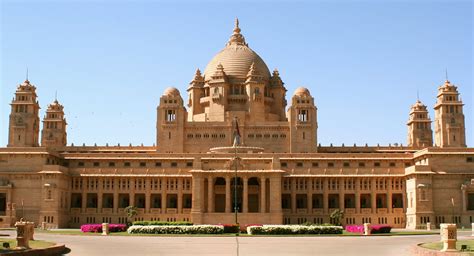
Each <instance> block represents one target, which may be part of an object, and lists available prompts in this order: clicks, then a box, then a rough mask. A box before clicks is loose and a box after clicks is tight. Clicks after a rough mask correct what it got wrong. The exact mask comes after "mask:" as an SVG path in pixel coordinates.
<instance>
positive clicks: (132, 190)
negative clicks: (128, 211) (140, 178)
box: [129, 178, 135, 206]
mask: <svg viewBox="0 0 474 256" xmlns="http://www.w3.org/2000/svg"><path fill="white" fill-rule="evenodd" d="M129 185H130V190H129V191H130V192H129V197H130V203H129V205H133V206H135V178H131V179H130V183H129Z"/></svg>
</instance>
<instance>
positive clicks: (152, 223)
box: [133, 220, 193, 226]
mask: <svg viewBox="0 0 474 256" xmlns="http://www.w3.org/2000/svg"><path fill="white" fill-rule="evenodd" d="M191 225H193V223H192V222H189V221H148V220H145V221H134V222H133V226H191Z"/></svg>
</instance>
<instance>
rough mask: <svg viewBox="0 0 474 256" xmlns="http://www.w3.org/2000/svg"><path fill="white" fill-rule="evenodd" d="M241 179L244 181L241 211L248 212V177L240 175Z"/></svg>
mask: <svg viewBox="0 0 474 256" xmlns="http://www.w3.org/2000/svg"><path fill="white" fill-rule="evenodd" d="M242 181H243V182H244V191H243V193H242V194H243V195H242V196H243V197H244V198H243V200H242V207H243V209H242V212H243V213H247V212H249V184H248V181H249V178H247V177H242Z"/></svg>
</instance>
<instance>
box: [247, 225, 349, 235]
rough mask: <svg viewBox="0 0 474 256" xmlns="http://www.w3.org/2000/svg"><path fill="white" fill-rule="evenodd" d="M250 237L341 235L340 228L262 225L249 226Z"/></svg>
mask: <svg viewBox="0 0 474 256" xmlns="http://www.w3.org/2000/svg"><path fill="white" fill-rule="evenodd" d="M247 233H248V234H250V235H298V234H317V235H320V234H342V227H341V226H303V225H263V226H249V227H247Z"/></svg>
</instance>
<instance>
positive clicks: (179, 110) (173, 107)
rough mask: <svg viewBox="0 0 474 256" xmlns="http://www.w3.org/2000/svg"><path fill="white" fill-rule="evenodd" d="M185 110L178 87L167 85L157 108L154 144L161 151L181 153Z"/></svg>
mask: <svg viewBox="0 0 474 256" xmlns="http://www.w3.org/2000/svg"><path fill="white" fill-rule="evenodd" d="M186 118H187V112H186V109H185V108H184V105H183V98H181V94H180V93H179V91H178V89H176V88H174V87H169V88H167V89H166V90H165V92H164V93H163V95H162V96H161V98H160V105H159V106H158V108H157V122H156V134H157V138H156V144H157V145H158V149H159V150H164V152H163V153H182V152H183V149H184V146H183V145H184V129H185V127H184V126H185V122H186Z"/></svg>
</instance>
